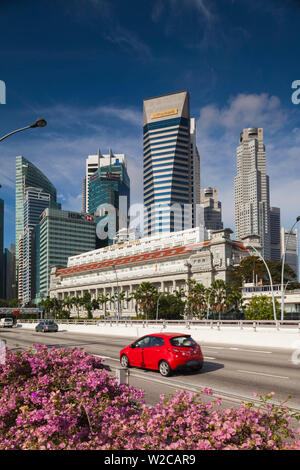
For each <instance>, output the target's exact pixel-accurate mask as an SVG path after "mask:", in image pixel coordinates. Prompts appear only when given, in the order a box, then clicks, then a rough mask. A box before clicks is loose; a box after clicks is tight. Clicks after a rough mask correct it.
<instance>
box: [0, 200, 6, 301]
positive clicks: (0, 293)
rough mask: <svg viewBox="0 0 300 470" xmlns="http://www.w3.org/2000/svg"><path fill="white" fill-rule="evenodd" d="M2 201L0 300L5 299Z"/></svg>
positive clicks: (0, 204) (0, 212) (1, 211)
mask: <svg viewBox="0 0 300 470" xmlns="http://www.w3.org/2000/svg"><path fill="white" fill-rule="evenodd" d="M3 250H4V201H3V199H0V299H4V298H5V283H4V280H5V262H4V251H3Z"/></svg>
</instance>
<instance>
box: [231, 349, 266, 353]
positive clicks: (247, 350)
mask: <svg viewBox="0 0 300 470" xmlns="http://www.w3.org/2000/svg"><path fill="white" fill-rule="evenodd" d="M229 349H231V350H232V351H246V352H254V353H261V354H272V352H271V351H257V350H256V349H243V348H229Z"/></svg>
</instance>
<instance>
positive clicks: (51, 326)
mask: <svg viewBox="0 0 300 470" xmlns="http://www.w3.org/2000/svg"><path fill="white" fill-rule="evenodd" d="M35 331H37V332H38V331H41V332H42V333H46V331H52V332H56V331H58V324H57V323H55V321H53V320H43V321H41V322H40V323H39V324H38V325H36V327H35Z"/></svg>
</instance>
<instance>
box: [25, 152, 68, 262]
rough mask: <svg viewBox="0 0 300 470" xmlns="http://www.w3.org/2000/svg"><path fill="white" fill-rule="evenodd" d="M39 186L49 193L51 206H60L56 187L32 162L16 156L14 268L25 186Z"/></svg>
mask: <svg viewBox="0 0 300 470" xmlns="http://www.w3.org/2000/svg"><path fill="white" fill-rule="evenodd" d="M29 186H30V187H36V188H41V189H42V190H43V191H44V192H46V193H48V194H49V195H50V200H51V207H54V208H55V207H56V208H60V207H61V205H60V204H59V203H57V200H56V197H57V196H56V188H55V187H54V185H53V184H52V183H51V182H50V181H49V179H48V178H47V177H46V176H45V175H44V174H43V173H42V172H41V170H39V169H38V168H37V167H36V166H35V165H34V164H33V163H31V162H30V161H29V160H27V159H26V158H24V157H23V156H18V157H16V268H17V270H18V264H19V252H20V250H19V240H20V237H22V236H23V235H24V200H25V189H26V187H29Z"/></svg>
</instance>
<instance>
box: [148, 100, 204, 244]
mask: <svg viewBox="0 0 300 470" xmlns="http://www.w3.org/2000/svg"><path fill="white" fill-rule="evenodd" d="M143 132H144V206H145V210H146V214H145V224H144V232H145V235H151V234H153V233H157V232H166V231H169V232H173V231H176V230H183V229H184V228H191V227H195V226H196V205H197V204H200V158H199V153H198V150H197V147H196V130H195V120H192V119H191V118H190V102H189V93H188V92H187V91H183V92H178V93H173V94H168V95H163V96H159V97H156V98H150V99H147V100H144V109H143Z"/></svg>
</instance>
